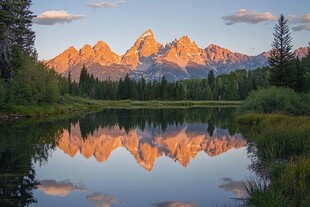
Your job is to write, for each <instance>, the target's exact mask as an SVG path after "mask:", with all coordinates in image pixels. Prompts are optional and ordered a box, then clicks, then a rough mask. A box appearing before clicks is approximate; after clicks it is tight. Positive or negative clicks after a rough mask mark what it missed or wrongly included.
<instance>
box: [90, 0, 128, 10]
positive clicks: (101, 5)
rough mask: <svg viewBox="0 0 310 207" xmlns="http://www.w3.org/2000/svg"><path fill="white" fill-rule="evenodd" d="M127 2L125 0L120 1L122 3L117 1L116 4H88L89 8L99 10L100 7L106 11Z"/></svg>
mask: <svg viewBox="0 0 310 207" xmlns="http://www.w3.org/2000/svg"><path fill="white" fill-rule="evenodd" d="M125 2H126V1H124V0H120V1H116V2H93V3H89V4H87V6H89V7H92V8H95V9H96V8H99V7H103V8H105V9H109V8H114V7H117V6H119V5H120V4H123V3H125Z"/></svg>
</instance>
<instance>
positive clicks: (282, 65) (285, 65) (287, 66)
mask: <svg viewBox="0 0 310 207" xmlns="http://www.w3.org/2000/svg"><path fill="white" fill-rule="evenodd" d="M287 22H288V20H287V19H285V18H284V16H283V15H282V14H281V16H280V18H279V19H278V24H276V26H275V28H274V30H275V31H274V33H273V36H274V39H273V42H272V50H271V52H270V57H269V58H268V62H269V64H270V66H271V71H270V72H271V74H270V83H271V84H272V85H276V86H289V87H291V86H292V84H293V82H294V80H293V77H294V74H293V70H292V65H291V63H292V60H293V59H294V54H293V52H292V51H291V50H292V45H291V41H292V38H291V34H290V29H289V27H288V23H287Z"/></svg>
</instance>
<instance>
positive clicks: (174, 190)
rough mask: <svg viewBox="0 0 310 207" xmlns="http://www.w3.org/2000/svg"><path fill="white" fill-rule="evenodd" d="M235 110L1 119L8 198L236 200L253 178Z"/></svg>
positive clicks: (37, 201) (102, 203)
mask: <svg viewBox="0 0 310 207" xmlns="http://www.w3.org/2000/svg"><path fill="white" fill-rule="evenodd" d="M234 113H235V110H234V109H218V108H216V109H203V108H193V109H162V110H146V109H144V110H142V109H136V110H120V109H110V110H104V111H102V112H99V113H94V114H88V115H85V116H80V117H75V118H70V119H64V120H57V121H48V122H46V121H40V120H36V121H23V122H17V123H1V124H0V130H1V132H0V135H1V140H0V165H1V166H0V170H1V171H0V177H1V181H0V196H1V197H0V202H1V203H3V204H5V205H6V206H27V205H29V206H38V207H41V206H42V207H43V206H44V207H54V206H55V207H58V206H75V207H79V206H80V207H88V206H89V207H109V206H128V207H140V206H141V207H144V206H145V207H147V206H155V207H176V206H178V207H194V206H197V207H204V206H206V207H207V206H221V205H223V204H232V205H234V204H236V203H237V201H236V199H234V198H241V197H243V192H242V184H241V181H242V180H244V179H245V178H247V177H249V176H250V171H249V170H248V166H249V164H250V159H249V158H248V156H247V150H246V142H245V141H244V139H243V137H242V135H241V134H240V133H238V131H236V130H235V128H236V126H235V123H234V121H233V120H234Z"/></svg>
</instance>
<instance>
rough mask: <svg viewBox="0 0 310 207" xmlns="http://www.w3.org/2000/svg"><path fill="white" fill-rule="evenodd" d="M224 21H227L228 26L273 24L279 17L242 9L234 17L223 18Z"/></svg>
mask: <svg viewBox="0 0 310 207" xmlns="http://www.w3.org/2000/svg"><path fill="white" fill-rule="evenodd" d="M222 19H223V20H224V21H225V24H226V25H233V24H237V23H247V24H258V23H262V22H272V21H275V20H276V19H277V17H276V16H274V15H273V14H272V13H270V12H264V13H259V12H256V11H250V10H246V9H240V10H239V11H237V12H235V13H234V14H233V15H229V16H223V17H222Z"/></svg>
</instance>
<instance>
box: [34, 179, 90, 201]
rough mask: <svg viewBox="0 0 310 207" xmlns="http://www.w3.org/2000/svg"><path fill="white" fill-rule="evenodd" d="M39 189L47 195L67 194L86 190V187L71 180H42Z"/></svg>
mask: <svg viewBox="0 0 310 207" xmlns="http://www.w3.org/2000/svg"><path fill="white" fill-rule="evenodd" d="M38 189H39V190H41V191H43V192H44V193H45V194H47V195H52V196H60V197H63V196H66V195H68V194H69V193H72V192H84V191H85V190H86V188H85V187H84V186H83V185H76V184H73V183H71V182H70V181H68V180H66V181H60V182H57V181H55V180H41V181H40V185H39V186H38Z"/></svg>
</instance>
